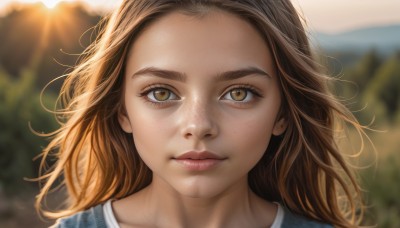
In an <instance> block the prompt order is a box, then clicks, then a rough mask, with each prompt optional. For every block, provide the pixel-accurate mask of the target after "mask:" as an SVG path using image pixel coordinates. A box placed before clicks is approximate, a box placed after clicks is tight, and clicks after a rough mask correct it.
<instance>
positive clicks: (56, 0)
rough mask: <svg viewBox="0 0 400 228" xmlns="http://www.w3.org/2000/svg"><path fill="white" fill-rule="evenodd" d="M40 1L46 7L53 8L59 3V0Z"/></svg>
mask: <svg viewBox="0 0 400 228" xmlns="http://www.w3.org/2000/svg"><path fill="white" fill-rule="evenodd" d="M40 2H42V3H43V4H44V5H45V6H46V7H47V8H48V9H54V8H55V7H56V6H57V4H58V3H60V1H59V0H41V1H40Z"/></svg>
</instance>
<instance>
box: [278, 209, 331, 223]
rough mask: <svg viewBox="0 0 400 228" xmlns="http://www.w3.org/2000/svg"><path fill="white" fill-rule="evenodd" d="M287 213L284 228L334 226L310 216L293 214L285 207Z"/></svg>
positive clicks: (284, 218)
mask: <svg viewBox="0 0 400 228" xmlns="http://www.w3.org/2000/svg"><path fill="white" fill-rule="evenodd" d="M284 211H285V214H284V217H283V221H282V228H291V227H296V228H306V227H307V228H309V227H310V228H333V226H332V225H330V224H327V223H321V222H318V221H315V220H311V219H309V218H306V217H303V216H300V215H296V214H293V213H292V212H290V211H289V209H287V208H284Z"/></svg>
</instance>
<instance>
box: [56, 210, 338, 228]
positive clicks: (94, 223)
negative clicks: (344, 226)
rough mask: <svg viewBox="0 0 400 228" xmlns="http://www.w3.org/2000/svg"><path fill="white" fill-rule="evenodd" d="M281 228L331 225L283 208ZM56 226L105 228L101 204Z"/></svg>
mask: <svg viewBox="0 0 400 228" xmlns="http://www.w3.org/2000/svg"><path fill="white" fill-rule="evenodd" d="M284 210H285V214H284V217H283V222H282V228H292V227H296V228H306V227H310V228H331V227H333V226H332V225H329V224H325V223H320V222H317V221H313V220H310V219H308V218H305V217H302V216H299V215H295V214H293V213H291V212H290V211H289V210H288V209H286V208H284ZM53 227H57V228H107V225H106V220H105V218H104V214H103V206H102V205H101V204H100V205H97V206H95V207H92V208H90V209H88V210H86V211H82V212H79V213H76V214H74V215H71V216H70V217H66V218H61V219H59V220H58V221H57V223H56V224H55V225H54V226H53Z"/></svg>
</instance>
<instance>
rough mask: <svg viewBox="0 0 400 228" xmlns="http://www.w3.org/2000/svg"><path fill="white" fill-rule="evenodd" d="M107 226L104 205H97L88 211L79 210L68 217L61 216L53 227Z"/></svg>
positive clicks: (103, 227)
mask: <svg viewBox="0 0 400 228" xmlns="http://www.w3.org/2000/svg"><path fill="white" fill-rule="evenodd" d="M81 227H82V228H83V227H85V228H94V227H96V228H106V227H107V226H106V222H105V219H104V214H103V206H102V205H101V204H100V205H97V206H95V207H92V208H89V209H88V210H86V211H82V212H78V213H76V214H73V215H71V216H69V217H66V218H60V219H58V220H57V222H56V224H54V225H53V226H52V228H81Z"/></svg>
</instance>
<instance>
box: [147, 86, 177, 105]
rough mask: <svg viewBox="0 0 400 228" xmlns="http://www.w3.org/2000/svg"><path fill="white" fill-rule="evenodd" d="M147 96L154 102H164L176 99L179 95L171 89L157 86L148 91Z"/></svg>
mask: <svg viewBox="0 0 400 228" xmlns="http://www.w3.org/2000/svg"><path fill="white" fill-rule="evenodd" d="M146 96H147V98H148V99H149V100H150V101H153V102H163V101H167V100H176V99H177V96H176V95H175V94H174V93H173V92H171V91H170V90H169V89H164V88H155V89H153V90H151V91H149V92H148V93H147V95H146Z"/></svg>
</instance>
